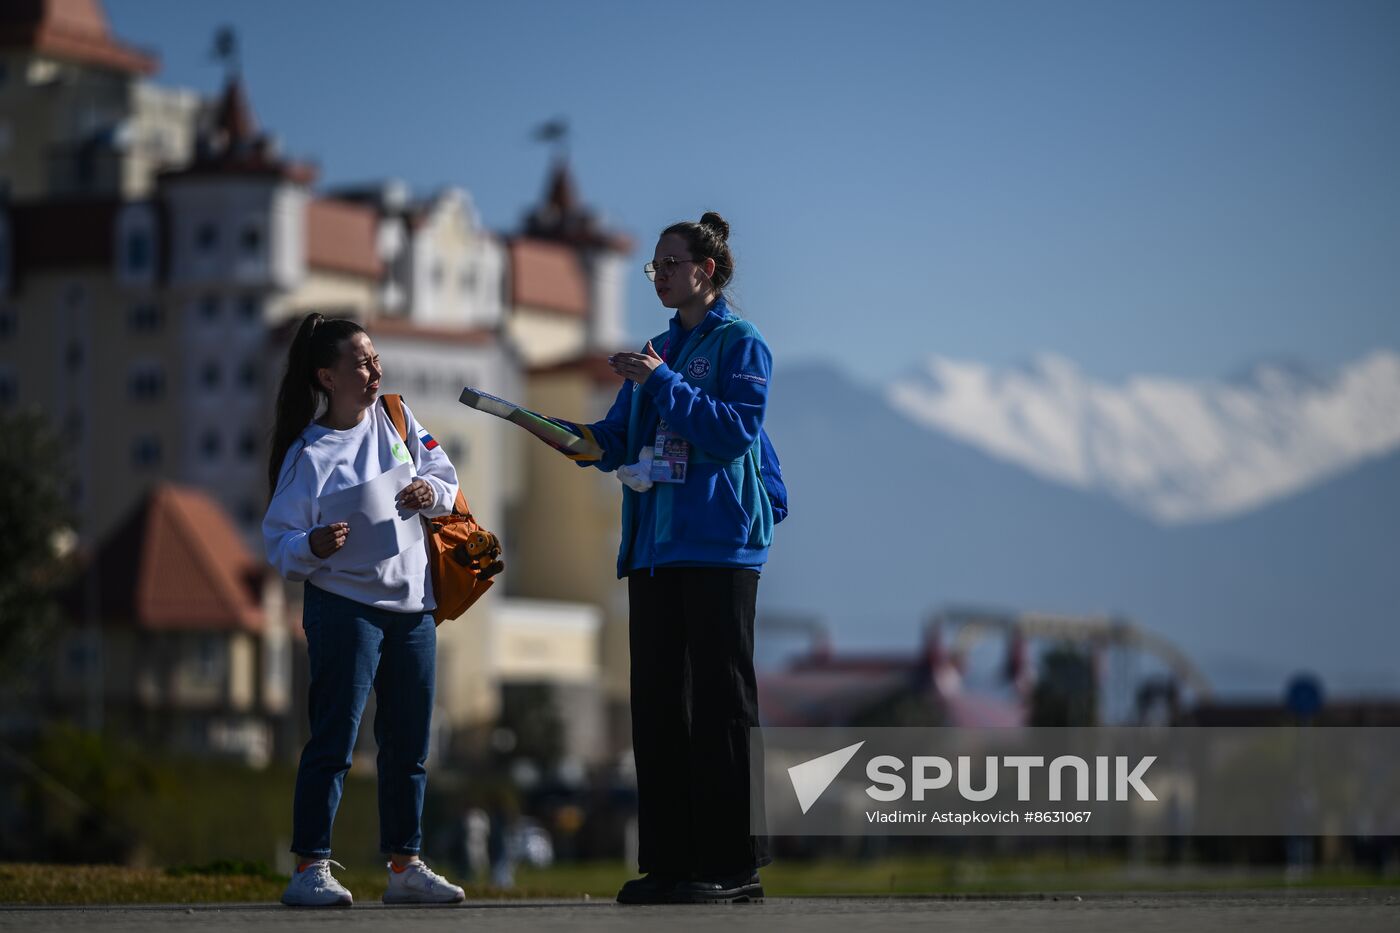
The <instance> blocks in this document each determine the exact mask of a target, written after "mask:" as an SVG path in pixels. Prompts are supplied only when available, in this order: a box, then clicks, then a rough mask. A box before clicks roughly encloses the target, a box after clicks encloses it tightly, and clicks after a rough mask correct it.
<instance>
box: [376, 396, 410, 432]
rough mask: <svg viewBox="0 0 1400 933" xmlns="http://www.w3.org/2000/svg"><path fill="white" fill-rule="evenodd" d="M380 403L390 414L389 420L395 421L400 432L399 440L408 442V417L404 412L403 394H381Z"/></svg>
mask: <svg viewBox="0 0 1400 933" xmlns="http://www.w3.org/2000/svg"><path fill="white" fill-rule="evenodd" d="M379 403H380V404H381V405H383V406H384V410H385V411H386V412H388V414H389V420H390V421H392V422H393V423H394V430H395V431H398V432H399V440H401V441H403V442H404V443H405V444H407V443H408V419H407V418H405V417H404V414H403V396H402V395H381V396H380V397H379Z"/></svg>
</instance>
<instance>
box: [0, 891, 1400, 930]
mask: <svg viewBox="0 0 1400 933" xmlns="http://www.w3.org/2000/svg"><path fill="white" fill-rule="evenodd" d="M409 927H411V928H412V930H413V931H414V933H433V931H438V930H443V931H446V930H451V931H470V933H477V931H486V930H512V931H520V930H532V931H533V930H655V929H658V928H662V929H666V928H669V929H671V930H676V931H680V930H725V931H728V933H736V931H743V930H762V931H764V933H770V931H774V930H790V929H791V930H802V931H804V933H807V931H826V930H830V931H840V933H851V931H852V930H854V929H864V928H879V929H882V930H884V929H920V930H934V931H937V933H949V931H956V930H972V931H983V930H985V931H992V930H998V931H999V930H1017V931H1033V933H1053V931H1060V930H1064V931H1105V933H1108V931H1112V933H1120V931H1121V933H1147V931H1156V930H1184V931H1189V933H1207V931H1214V930H1221V931H1229V933H1241V931H1244V930H1251V929H1253V930H1266V931H1270V933H1273V931H1291V930H1327V931H1330V933H1370V931H1386V933H1394V931H1396V930H1400V891H1396V889H1394V888H1381V889H1349V890H1335V891H1315V890H1314V891H1306V892H1304V891H1247V892H1232V893H1229V894H1217V893H1208V894H1191V893H1172V894H1086V895H1083V897H1082V899H1081V898H1077V897H1075V896H1074V895H1069V896H1066V895H1057V896H1053V897H1052V896H1049V895H1047V896H1044V897H1036V896H1029V897H994V898H986V899H952V898H771V899H769V900H768V901H767V902H766V903H763V904H734V905H724V906H710V907H619V906H617V905H615V904H612V903H608V902H599V901H573V902H561V901H523V902H522V901H511V902H499V903H481V902H475V903H471V904H467V905H464V906H462V907H451V908H423V907H417V908H413V907H385V906H383V905H381V904H362V905H357V906H356V907H353V908H351V909H349V910H343V909H342V910H292V909H289V908H285V907H280V906H277V905H270V904H224V905H219V906H193V907H185V906H179V905H152V906H145V907H83V908H65V907H28V908H26V907H0V930H25V931H27V933H47V931H54V933H60V931H61V933H73V931H80V930H88V929H101V930H133V931H135V930H140V931H146V930H151V931H155V933H161V931H168V930H185V929H190V930H198V931H201V933H204V931H251V930H254V929H256V930H258V931H259V933H262V931H282V930H307V931H328V933H329V931H331V930H341V929H347V930H366V931H368V930H386V929H397V928H409Z"/></svg>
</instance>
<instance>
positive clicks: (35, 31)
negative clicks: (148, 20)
mask: <svg viewBox="0 0 1400 933" xmlns="http://www.w3.org/2000/svg"><path fill="white" fill-rule="evenodd" d="M0 48H23V49H31V50H33V51H36V52H42V53H44V54H46V55H52V56H53V57H54V58H62V59H67V60H69V61H77V62H82V63H84V64H88V65H98V66H101V67H104V68H113V69H115V70H117V71H125V72H128V73H131V74H142V75H149V74H154V73H155V70H156V68H157V67H158V65H159V59H158V58H157V57H156V56H155V55H154V54H152V53H150V52H147V51H143V50H141V49H137V48H134V47H133V46H129V45H126V44H125V43H123V42H120V41H118V40H117V39H115V38H114V37H113V36H112V34H111V32H110V31H109V30H108V28H107V17H106V15H105V14H104V13H103V12H102V5H101V4H100V3H99V2H98V0H5V2H4V3H3V4H0Z"/></svg>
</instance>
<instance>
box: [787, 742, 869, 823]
mask: <svg viewBox="0 0 1400 933" xmlns="http://www.w3.org/2000/svg"><path fill="white" fill-rule="evenodd" d="M864 744H865V743H864V742H857V743H856V744H854V745H847V746H846V747H845V748H842V749H838V750H836V751H834V752H831V753H830V754H827V755H822V756H821V757H820V758H813V759H812V760H810V761H804V762H802V764H800V765H793V766H792V767H791V768H788V777H789V778H790V779H791V780H792V789H793V790H794V791H796V792H797V802H798V804H799V805H801V807H802V812H803V813H806V812H807V811H808V810H810V809H812V804H814V803H816V802H817V798H818V797H820V796H821V795H822V794H823V793H824V792H825V791H826V789H827V788H828V787H830V786H831V782H832V781H834V780H836V775H838V774H840V773H841V769H842V768H844V767H846V764H847V763H848V762H849V761H850V760H851V759H852V758H854V757H855V754H856V752H858V751H860V747H861V746H862V745H864Z"/></svg>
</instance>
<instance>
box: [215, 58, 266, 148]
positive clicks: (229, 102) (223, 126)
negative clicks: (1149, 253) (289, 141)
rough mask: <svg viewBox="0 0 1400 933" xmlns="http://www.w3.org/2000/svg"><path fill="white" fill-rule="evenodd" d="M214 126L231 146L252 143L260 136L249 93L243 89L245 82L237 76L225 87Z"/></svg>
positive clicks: (230, 79)
mask: <svg viewBox="0 0 1400 933" xmlns="http://www.w3.org/2000/svg"><path fill="white" fill-rule="evenodd" d="M214 125H215V126H217V127H218V128H219V130H220V131H221V132H222V133H223V134H224V136H225V140H226V144H227V145H230V146H237V145H240V144H245V143H251V142H252V141H253V139H254V137H256V136H257V135H258V121H257V118H256V117H254V116H253V106H252V104H250V103H248V93H247V92H246V91H245V90H244V89H243V80H242V79H241V78H239V77H238V75H237V74H234V75H232V76H231V77H230V78H229V79H228V83H227V84H226V85H225V86H224V93H223V96H222V97H220V98H219V109H218V112H217V114H216V115H215V118H214Z"/></svg>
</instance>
